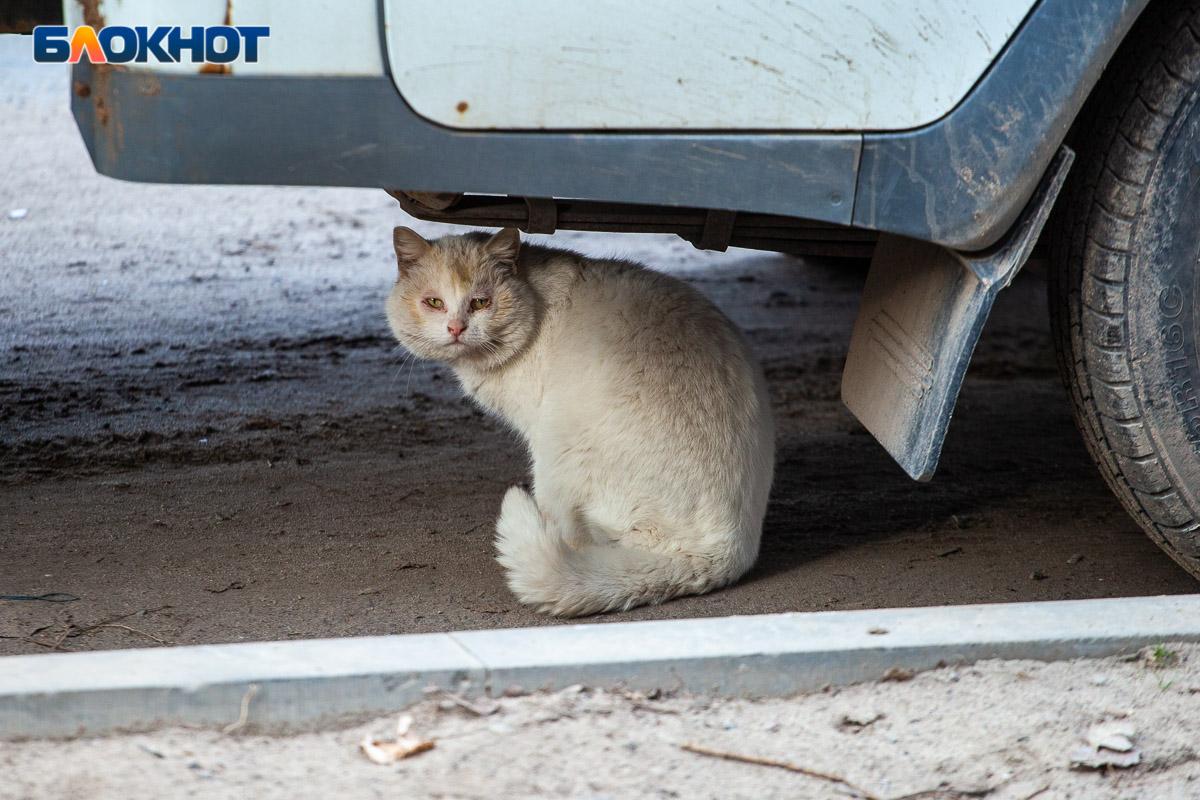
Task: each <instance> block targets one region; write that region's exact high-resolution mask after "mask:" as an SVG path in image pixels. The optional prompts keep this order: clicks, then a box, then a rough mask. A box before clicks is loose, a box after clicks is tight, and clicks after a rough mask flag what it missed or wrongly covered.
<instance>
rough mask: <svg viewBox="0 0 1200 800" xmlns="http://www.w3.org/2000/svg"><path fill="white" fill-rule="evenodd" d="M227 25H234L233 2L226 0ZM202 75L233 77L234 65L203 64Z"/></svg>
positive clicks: (201, 66)
mask: <svg viewBox="0 0 1200 800" xmlns="http://www.w3.org/2000/svg"><path fill="white" fill-rule="evenodd" d="M225 24H226V25H232V24H233V0H225ZM200 74H201V75H232V74H233V64H201V65H200Z"/></svg>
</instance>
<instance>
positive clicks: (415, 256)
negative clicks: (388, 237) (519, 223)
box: [387, 227, 536, 368]
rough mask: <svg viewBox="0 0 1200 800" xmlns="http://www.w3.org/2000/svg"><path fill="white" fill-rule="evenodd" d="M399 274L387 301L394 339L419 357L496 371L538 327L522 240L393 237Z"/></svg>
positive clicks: (504, 235) (510, 231) (515, 236)
mask: <svg viewBox="0 0 1200 800" xmlns="http://www.w3.org/2000/svg"><path fill="white" fill-rule="evenodd" d="M392 242H393V244H394V245H395V248H396V263H397V265H398V266H399V270H400V272H399V275H398V276H397V278H396V285H395V287H394V288H393V289H392V293H391V295H390V296H389V297H388V301H387V317H388V323H389V324H390V325H391V328H392V333H394V334H395V335H396V338H397V339H399V340H400V343H401V344H403V345H404V346H405V347H406V348H408V350H410V351H411V352H413V353H415V354H416V355H417V356H420V357H421V358H428V359H432V360H435V361H444V362H447V363H449V364H472V365H475V366H480V367H485V368H488V367H495V366H498V365H500V364H502V363H504V362H505V361H507V360H508V359H510V358H512V357H513V356H514V355H515V354H516V353H518V352H519V351H520V350H521V349H522V348H523V347H524V346H525V344H526V343H527V342H528V340H529V337H530V336H531V335H532V334H533V331H534V328H535V325H536V319H535V317H536V309H535V302H534V296H533V292H532V291H531V289H530V287H529V285H528V284H527V283H526V282H525V281H524V280H523V279H522V277H521V276H520V275H519V274H518V270H517V254H518V252H519V250H520V247H521V238H520V234H519V233H518V232H517V230H516V229H515V228H505V229H504V230H502V231H500V232H499V233H497V234H496V235H494V236H491V237H489V236H487V235H485V234H466V235H464V236H447V237H445V238H442V239H438V240H435V241H432V242H430V241H426V240H425V239H423V238H421V236H420V235H418V234H417V233H416V232H415V231H412V230H410V229H409V228H403V227H400V228H396V229H395V231H393V233H392Z"/></svg>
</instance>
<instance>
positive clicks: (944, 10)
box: [384, 0, 1036, 130]
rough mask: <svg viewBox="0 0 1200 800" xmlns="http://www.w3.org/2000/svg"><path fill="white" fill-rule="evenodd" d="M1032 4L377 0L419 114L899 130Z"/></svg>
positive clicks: (983, 64)
mask: <svg viewBox="0 0 1200 800" xmlns="http://www.w3.org/2000/svg"><path fill="white" fill-rule="evenodd" d="M1035 2H1036V0H998V1H997V2H985V1H984V0H757V2H742V1H741V0H727V2H723V3H697V2H689V1H688V0H658V2H654V3H647V2H634V0H589V2H577V3H574V2H562V0H522V2H519V3H513V2H507V3H506V2H497V0H456V1H455V2H444V3H429V2H427V0H384V14H385V19H386V24H387V37H386V38H387V47H388V62H389V64H390V66H391V70H392V74H393V76H394V80H395V81H396V85H397V87H398V88H399V89H400V92H401V94H403V95H404V98H405V100H406V101H408V103H409V104H410V105H411V106H412V107H413V109H414V110H415V111H416V112H417V113H419V114H421V115H422V116H424V117H426V118H428V119H430V120H433V121H435V122H438V123H441V124H443V125H447V126H451V127H455V128H468V129H505V128H516V129H556V130H562V129H589V130H591V129H606V128H624V129H709V130H730V129H736V130H899V129H905V128H914V127H918V126H921V125H924V124H927V123H930V122H933V121H934V120H936V119H938V118H939V117H941V116H943V115H945V114H946V113H947V112H949V111H950V110H951V109H953V108H954V106H955V105H956V104H957V103H958V102H959V101H960V100H962V98H963V97H964V96H966V94H967V92H968V91H969V90H970V88H971V86H972V85H974V83H975V82H976V81H977V80H978V79H979V77H980V76H981V75H982V74H983V73H984V71H985V70H986V69H987V67H988V65H989V64H990V63H991V62H992V60H993V59H994V58H995V57H996V55H997V54H998V53H999V52H1000V50H1001V49H1002V48H1003V46H1004V44H1005V42H1007V41H1008V39H1009V38H1010V37H1011V36H1012V34H1013V33H1014V32H1015V31H1016V29H1017V27H1018V26H1019V25H1020V23H1021V21H1022V20H1023V19H1024V18H1025V16H1026V14H1027V13H1028V12H1029V10H1030V9H1031V8H1032V7H1033V6H1034V4H1035Z"/></svg>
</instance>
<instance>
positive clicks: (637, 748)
mask: <svg viewBox="0 0 1200 800" xmlns="http://www.w3.org/2000/svg"><path fill="white" fill-rule="evenodd" d="M1159 655H1160V656H1161V658H1160V659H1159V662H1160V663H1164V662H1171V661H1173V660H1174V659H1175V658H1178V659H1179V662H1178V663H1175V664H1173V665H1172V664H1169V663H1167V664H1165V665H1164V666H1161V667H1153V666H1150V665H1148V664H1147V663H1144V662H1139V661H1129V660H1121V659H1107V660H1102V661H1076V662H1067V663H1058V664H1040V663H1036V662H1030V661H1008V662H1004V661H991V662H983V663H980V664H978V665H976V666H973V667H960V668H947V669H941V670H935V671H933V672H928V673H924V674H921V675H918V676H917V677H916V678H914V679H913V680H911V681H907V682H900V683H895V682H893V683H881V684H868V685H862V686H855V687H851V688H848V689H843V690H841V691H830V692H826V693H817V694H813V695H807V696H801V697H797V698H792V699H783V700H759V701H746V700H714V699H711V698H704V697H697V696H674V697H671V696H668V697H656V698H653V699H650V698H646V697H643V696H640V695H634V694H622V693H607V692H594V691H589V690H586V689H580V690H578V691H571V690H568V691H565V692H561V693H558V694H552V695H533V696H527V697H517V698H503V699H501V700H500V701H499V703H498V704H492V703H488V704H486V705H484V704H480V705H479V710H481V711H486V712H490V713H488V714H487V715H486V716H475V715H474V714H473V713H472V712H470V711H466V710H463V709H462V708H458V707H456V706H454V705H453V703H452V702H450V701H448V700H447V699H446V698H444V697H437V698H434V699H431V700H428V701H426V702H424V703H422V704H420V705H419V706H417V707H415V708H413V709H411V710H410V713H411V715H412V717H413V725H412V729H411V732H412V733H413V734H417V735H420V737H422V738H424V739H433V740H434V742H435V746H434V748H433V750H431V751H428V752H425V753H422V754H419V755H415V756H412V757H410V758H409V759H407V760H405V761H402V762H399V763H398V764H396V765H388V766H377V765H375V764H372V763H370V762H368V761H367V759H366V758H365V757H364V756H363V755H361V754H360V753H359V752H358V744H359V742H360V741H361V740H362V739H363V737H364V736H367V735H378V736H381V737H382V738H390V737H392V736H394V733H395V726H396V721H397V719H396V717H391V718H389V719H381V720H375V721H373V722H371V723H369V724H366V725H361V726H358V727H355V728H351V729H347V730H339V731H327V732H322V733H310V734H304V735H300V736H291V737H264V736H254V735H246V733H248V732H235V733H233V734H231V735H222V734H220V733H216V732H206V731H187V730H167V731H161V732H156V733H147V734H139V735H130V736H117V737H111V738H102V739H90V740H77V741H69V742H63V743H48V742H27V743H18V744H8V745H6V746H5V747H4V748H3V749H2V750H0V774H3V775H4V776H5V780H4V781H3V782H0V798H4V799H5V800H17V799H18V798H21V799H24V798H35V797H36V798H41V797H88V798H95V800H105V799H106V798H113V799H114V800H118V799H119V800H124V798H127V797H131V796H139V797H166V796H171V797H177V796H184V795H186V796H189V797H203V798H243V797H255V798H276V797H277V798H289V800H290V799H291V798H306V797H332V796H342V797H379V798H397V797H403V798H414V800H415V799H416V798H444V799H447V800H449V799H450V798H494V797H506V798H507V797H513V798H516V797H521V798H525V797H572V798H591V799H592V800H601V798H608V799H610V800H615V799H616V798H627V797H641V798H650V797H653V798H721V799H722V800H733V799H734V798H745V799H746V800H764V799H765V798H788V799H789V800H805V799H806V798H822V799H823V800H824V799H825V798H853V797H869V796H875V797H877V798H881V799H882V798H889V800H892V799H894V798H901V797H907V798H908V800H965V799H966V798H988V799H989V800H1033V798H1038V799H1039V800H1110V799H1111V800H1134V799H1135V798H1136V799H1137V800H1149V798H1154V800H1191V798H1195V797H1196V796H1197V795H1198V794H1200V756H1198V754H1197V750H1196V740H1195V731H1196V719H1197V718H1200V647H1197V646H1181V647H1174V646H1170V647H1166V648H1163V649H1162V650H1160V651H1159ZM999 698H1004V701H1003V702H1002V703H1001V702H998V700H999ZM497 705H498V708H496V706H497ZM1106 723H1108V724H1111V723H1116V724H1117V725H1121V726H1127V729H1128V730H1127V731H1126V733H1127V734H1128V735H1129V738H1130V740H1131V741H1130V744H1132V746H1133V748H1134V750H1135V751H1136V752H1137V756H1138V758H1139V760H1140V763H1139V764H1137V765H1136V766H1134V767H1131V768H1127V769H1110V770H1108V771H1107V772H1103V771H1101V772H1095V771H1078V770H1072V769H1071V768H1070V762H1071V759H1072V757H1073V753H1074V751H1075V750H1076V749H1077V748H1079V747H1080V746H1082V745H1083V744H1084V741H1085V738H1086V737H1087V735H1088V733H1089V731H1090V730H1091V729H1092V728H1093V726H1096V725H1102V724H1106ZM684 744H691V745H698V746H700V747H704V748H708V749H710V750H718V751H722V752H726V753H733V754H736V755H740V756H751V757H759V758H768V759H774V760H782V761H786V762H789V763H791V764H793V765H796V766H800V767H803V768H806V769H809V770H815V771H818V772H822V773H825V774H826V775H830V776H836V777H838V778H841V779H843V780H844V781H846V782H848V783H849V784H852V785H853V786H854V787H857V788H858V789H859V790H861V791H860V792H857V793H856V792H855V791H853V790H852V789H851V788H850V787H849V786H847V785H846V784H845V783H839V782H834V781H831V780H828V779H821V778H815V777H811V776H806V775H803V774H798V773H796V772H792V771H788V770H786V769H782V768H777V767H769V766H763V765H759V764H746V763H738V762H730V761H725V760H720V759H716V758H713V757H711V756H707V755H700V754H696V753H693V752H687V751H684V750H682V749H681V747H680V746H681V745H684ZM1107 755H1109V756H1115V755H1117V754H1116V753H1108V754H1107Z"/></svg>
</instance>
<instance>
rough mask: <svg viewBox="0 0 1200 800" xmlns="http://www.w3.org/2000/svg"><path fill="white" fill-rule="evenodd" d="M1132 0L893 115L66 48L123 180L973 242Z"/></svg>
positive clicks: (1012, 213)
mask: <svg viewBox="0 0 1200 800" xmlns="http://www.w3.org/2000/svg"><path fill="white" fill-rule="evenodd" d="M1148 1H1149V0H1040V2H1038V4H1037V6H1036V7H1035V8H1034V9H1033V11H1032V12H1031V13H1030V14H1029V15H1028V17H1027V18H1026V20H1025V21H1024V23H1022V25H1021V27H1020V28H1019V30H1018V31H1017V33H1016V35H1015V36H1014V37H1013V38H1012V40H1011V41H1010V42H1009V44H1008V46H1007V47H1006V48H1005V49H1004V50H1003V52H1002V53H1001V55H1000V56H999V57H998V58H997V59H996V60H995V62H994V63H993V64H992V66H991V67H990V68H989V69H988V70H987V72H986V73H985V74H984V76H983V78H982V79H981V80H980V81H979V82H978V83H977V84H976V86H975V87H974V88H973V89H972V90H971V91H970V92H969V93H968V94H967V96H966V98H965V99H964V100H963V101H962V102H961V103H959V104H958V105H957V106H956V107H955V108H954V110H952V111H951V112H950V113H949V114H947V115H946V116H945V117H943V118H942V119H940V120H938V121H937V122H935V123H933V124H931V125H926V126H924V127H921V128H918V129H915V130H911V131H902V132H883V133H881V132H875V133H871V132H867V133H857V132H856V133H843V134H839V133H825V134H821V133H805V132H744V133H726V132H687V131H659V132H651V131H640V132H629V131H620V132H618V131H584V132H566V131H557V132H556V131H534V132H517V131H486V132H485V131H462V130H454V129H451V128H447V127H445V126H442V125H439V124H435V123H432V122H430V121H429V120H427V119H425V118H424V117H422V116H420V115H419V114H417V113H415V112H414V111H413V109H412V108H411V107H410V106H409V105H408V104H407V103H406V102H404V98H403V97H401V95H400V93H399V92H398V91H397V89H396V87H395V85H394V84H393V82H392V79H391V78H390V76H387V75H379V76H375V77H369V76H363V77H333V78H331V77H325V76H310V77H305V76H270V77H267V76H246V75H244V72H243V71H242V70H241V68H240V66H237V65H235V67H234V71H233V74H232V75H227V74H226V75H199V74H174V73H170V74H168V73H154V74H147V73H144V72H140V71H137V70H118V69H111V68H104V67H95V68H94V67H91V66H89V65H87V64H86V63H85V64H80V65H77V66H76V68H75V78H76V80H77V81H78V82H80V83H82V84H85V85H87V86H88V92H87V96H86V97H82V96H80V95H79V94H77V95H76V96H75V98H74V100H73V108H74V112H75V116H76V119H77V121H78V123H79V126H80V129H81V131H82V133H83V136H84V140H85V141H86V142H87V144H88V147H89V150H90V152H91V154H92V158H93V161H94V162H95V164H96V167H97V169H98V170H99V171H101V172H102V173H104V174H107V175H112V176H114V177H120V178H126V179H129V180H142V181H167V182H180V183H264V184H270V183H278V184H293V185H344V186H380V187H384V188H394V189H406V190H419V191H429V192H477V193H493V194H507V195H516V196H529V197H565V198H579V199H594V200H604V201H612V202H627V203H640V204H648V205H677V206H691V207H702V208H711V209H724V210H729V211H744V212H756V213H764V214H778V215H783V216H791V217H799V218H804V219H811V220H816V221H821V222H832V223H837V224H843V225H853V226H855V227H860V228H866V229H872V230H877V231H881V232H885V233H895V234H900V235H903V236H908V237H911V238H916V239H923V240H927V241H932V242H935V243H938V244H942V245H946V246H948V247H951V248H955V249H962V250H978V249H982V248H986V247H988V246H989V245H992V244H993V243H995V242H996V241H997V240H999V239H1000V237H1001V236H1003V234H1004V233H1005V232H1006V231H1007V230H1008V228H1009V227H1010V226H1011V225H1012V223H1013V221H1014V220H1015V219H1016V218H1017V216H1018V214H1019V213H1020V211H1021V209H1022V208H1024V207H1025V204H1026V203H1027V201H1028V199H1029V197H1030V196H1031V195H1032V193H1033V191H1034V188H1035V187H1036V185H1037V183H1038V180H1039V179H1040V177H1041V175H1042V174H1043V173H1044V171H1045V169H1046V166H1047V164H1049V162H1050V159H1051V158H1052V157H1053V155H1054V152H1055V151H1056V149H1057V148H1058V146H1059V145H1060V144H1061V143H1062V140H1063V138H1064V136H1065V134H1066V131H1067V129H1068V127H1069V126H1070V124H1071V122H1072V121H1073V120H1074V118H1075V115H1076V114H1077V113H1078V111H1079V109H1080V108H1081V107H1082V105H1083V102H1084V101H1085V100H1086V99H1087V96H1088V93H1089V92H1090V91H1091V88H1092V86H1093V85H1094V84H1095V82H1096V80H1098V78H1099V76H1100V73H1101V72H1102V71H1103V69H1104V67H1105V65H1106V64H1107V63H1108V59H1109V57H1111V55H1112V54H1113V52H1115V50H1116V48H1117V47H1118V46H1119V44H1120V42H1121V40H1122V39H1123V38H1124V36H1125V33H1126V32H1127V31H1128V30H1129V28H1130V27H1131V26H1132V24H1133V22H1134V21H1135V20H1136V19H1137V17H1138V15H1139V14H1140V13H1141V11H1142V10H1143V9H1144V8H1145V7H1146V5H1147V3H1148ZM130 2H134V0H130ZM118 7H123V6H118ZM242 7H243V6H242V4H241V3H239V4H238V8H239V9H240V8H242ZM237 13H238V14H239V15H240V14H241V13H242V12H241V11H239V12H237ZM246 13H248V12H246ZM244 21H245V22H246V23H247V24H250V23H252V22H254V21H255V20H252V19H249V18H246V19H245V20H244ZM235 22H236V20H235ZM272 35H273V36H274V35H275V34H274V33H273V34H272ZM381 41H382V40H381V38H380V37H377V39H376V41H375V43H374V45H373V46H374V47H375V49H376V53H377V54H378V53H379V51H380V49H381V47H382V43H381ZM279 42H280V40H279V39H278V38H276V41H275V45H276V46H278V45H279ZM140 81H154V82H155V83H154V85H153V86H150V85H145V84H142V83H139V82H140ZM860 156H861V158H860Z"/></svg>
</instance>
